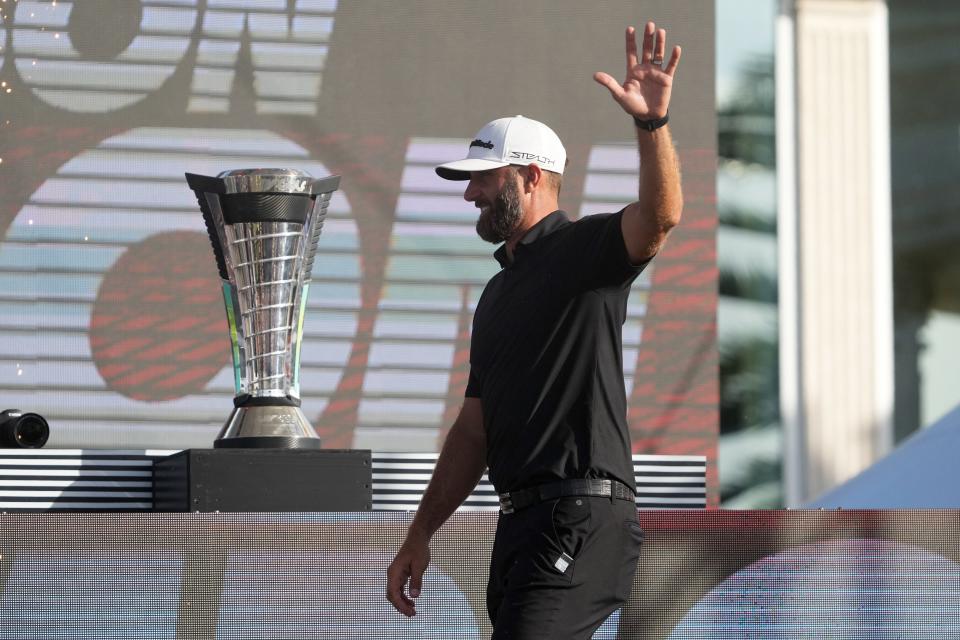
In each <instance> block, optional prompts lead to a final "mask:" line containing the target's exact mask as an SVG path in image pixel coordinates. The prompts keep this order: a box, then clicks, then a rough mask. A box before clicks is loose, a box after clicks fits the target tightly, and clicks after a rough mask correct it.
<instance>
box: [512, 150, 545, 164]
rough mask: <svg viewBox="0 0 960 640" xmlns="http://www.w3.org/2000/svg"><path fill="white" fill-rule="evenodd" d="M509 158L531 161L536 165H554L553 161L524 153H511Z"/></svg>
mask: <svg viewBox="0 0 960 640" xmlns="http://www.w3.org/2000/svg"><path fill="white" fill-rule="evenodd" d="M510 157H511V158H516V159H518V160H528V161H529V160H532V161H533V162H536V163H537V164H554V161H553V160H551V159H550V158H548V157H547V156H539V155H537V154H535V153H527V152H525V151H511V152H510Z"/></svg>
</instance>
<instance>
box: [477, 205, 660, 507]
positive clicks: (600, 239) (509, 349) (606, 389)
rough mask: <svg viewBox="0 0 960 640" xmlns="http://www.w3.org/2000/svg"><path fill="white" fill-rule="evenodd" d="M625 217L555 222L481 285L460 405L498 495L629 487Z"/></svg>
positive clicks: (546, 222)
mask: <svg viewBox="0 0 960 640" xmlns="http://www.w3.org/2000/svg"><path fill="white" fill-rule="evenodd" d="M622 215H623V211H620V212H619V213H615V214H599V215H593V216H588V217H586V218H584V219H582V220H578V221H576V222H570V220H569V219H568V218H567V216H566V214H565V213H564V212H563V211H555V212H553V213H551V214H550V215H549V216H547V217H546V218H544V219H543V220H541V221H540V222H539V223H537V224H536V225H535V226H534V227H533V228H532V229H530V231H528V232H527V233H526V235H524V237H523V238H522V239H521V240H520V242H519V243H518V244H517V247H516V250H515V251H514V259H513V262H510V260H509V259H508V258H507V255H506V249H505V247H500V249H498V250H497V252H496V254H494V255H495V257H496V258H497V260H498V261H499V262H500V265H501V267H503V268H502V269H501V271H500V272H499V273H497V274H496V275H495V276H494V277H493V278H491V279H490V282H488V283H487V286H486V288H485V289H484V291H483V295H482V296H481V297H480V301H479V303H478V304H477V311H476V313H475V315H474V318H473V336H472V339H471V343H470V380H469V382H468V384H467V391H466V395H467V396H468V397H473V398H480V400H481V404H482V406H483V420H484V426H485V427H486V434H487V465H488V467H489V476H490V481H491V482H492V483H493V486H494V487H496V489H497V491H499V492H504V491H513V490H516V489H522V488H525V487H531V486H534V485H538V484H544V483H548V482H552V481H555V480H559V479H564V478H615V479H617V480H620V481H621V482H624V483H626V484H627V485H628V486H630V487H633V486H634V483H633V466H632V464H631V459H630V434H629V430H628V429H627V420H626V413H627V400H626V391H625V389H624V381H623V353H622V343H623V339H622V328H623V322H624V320H625V318H626V314H627V297H628V295H629V294H630V285H631V283H632V282H633V281H634V279H635V278H636V277H637V275H638V274H639V273H640V272H641V271H642V270H643V268H644V266H646V264H643V265H640V266H633V265H631V264H630V259H629V257H628V256H627V251H626V247H625V246H624V243H623V233H622V231H621V228H620V218H621V216H622Z"/></svg>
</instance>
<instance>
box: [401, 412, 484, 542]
mask: <svg viewBox="0 0 960 640" xmlns="http://www.w3.org/2000/svg"><path fill="white" fill-rule="evenodd" d="M462 417H463V416H462V415H461V418H462ZM486 467H487V453H486V438H484V436H483V431H482V428H481V429H476V428H471V427H470V426H468V425H467V424H465V423H461V422H460V420H459V419H458V421H457V423H454V425H453V427H452V428H451V429H450V432H449V433H448V434H447V439H446V441H445V442H444V444H443V449H442V451H441V452H440V457H439V458H438V459H437V465H436V467H435V468H434V471H433V476H432V477H431V478H430V483H429V484H428V485H427V490H426V492H424V494H423V499H422V500H421V501H420V507H419V508H418V509H417V514H416V516H414V518H413V522H412V523H411V524H410V530H409V532H408V533H407V537H408V538H409V537H411V536H417V537H420V538H422V539H424V540H429V539H430V537H432V536H433V534H434V533H435V532H436V531H437V529H439V528H440V525H442V524H443V523H444V522H446V520H447V518H449V517H450V515H451V514H452V513H453V512H454V511H456V509H457V507H459V506H460V505H461V504H463V501H464V500H466V499H467V497H468V496H469V495H470V493H471V492H472V491H473V489H474V488H475V487H476V486H477V483H478V482H479V481H480V478H481V477H482V476H483V472H484V470H485V469H486Z"/></svg>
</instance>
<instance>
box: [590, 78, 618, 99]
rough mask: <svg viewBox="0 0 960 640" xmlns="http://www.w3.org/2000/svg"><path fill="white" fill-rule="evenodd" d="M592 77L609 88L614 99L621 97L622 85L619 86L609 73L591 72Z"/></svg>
mask: <svg viewBox="0 0 960 640" xmlns="http://www.w3.org/2000/svg"><path fill="white" fill-rule="evenodd" d="M593 79H594V80H596V81H597V82H598V83H600V84H602V85H603V86H605V87H606V88H607V89H609V90H610V94H611V95H613V99H614V100H620V98H621V97H623V87H621V86H620V83H619V82H617V81H616V80H615V79H614V78H613V76H611V75H610V74H609V73H604V72H603V71H597V72H596V73H595V74H593Z"/></svg>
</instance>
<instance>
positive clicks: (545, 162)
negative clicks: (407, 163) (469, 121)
mask: <svg viewBox="0 0 960 640" xmlns="http://www.w3.org/2000/svg"><path fill="white" fill-rule="evenodd" d="M508 164H519V165H524V166H526V165H528V164H536V165H538V166H539V167H540V168H541V169H544V170H546V171H553V172H554V173H559V174H561V175H562V174H563V169H564V166H566V164H567V152H566V150H565V149H564V148H563V143H561V142H560V138H559V137H557V134H555V133H554V132H553V129H551V128H550V127H548V126H547V125H545V124H543V123H542V122H537V121H536V120H531V119H530V118H524V117H523V116H514V117H512V118H499V119H497V120H494V121H493V122H489V123H487V124H486V125H484V127H483V128H482V129H480V131H478V132H477V135H476V137H475V138H474V139H473V141H472V142H471V143H470V148H469V149H468V150H467V157H466V158H464V159H463V160H454V161H453V162H447V163H446V164H442V165H440V166H439V167H437V169H436V171H437V175H438V176H440V177H441V178H445V179H447V180H469V179H470V172H471V171H486V170H487V169H496V168H498V167H505V166H507V165H508Z"/></svg>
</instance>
